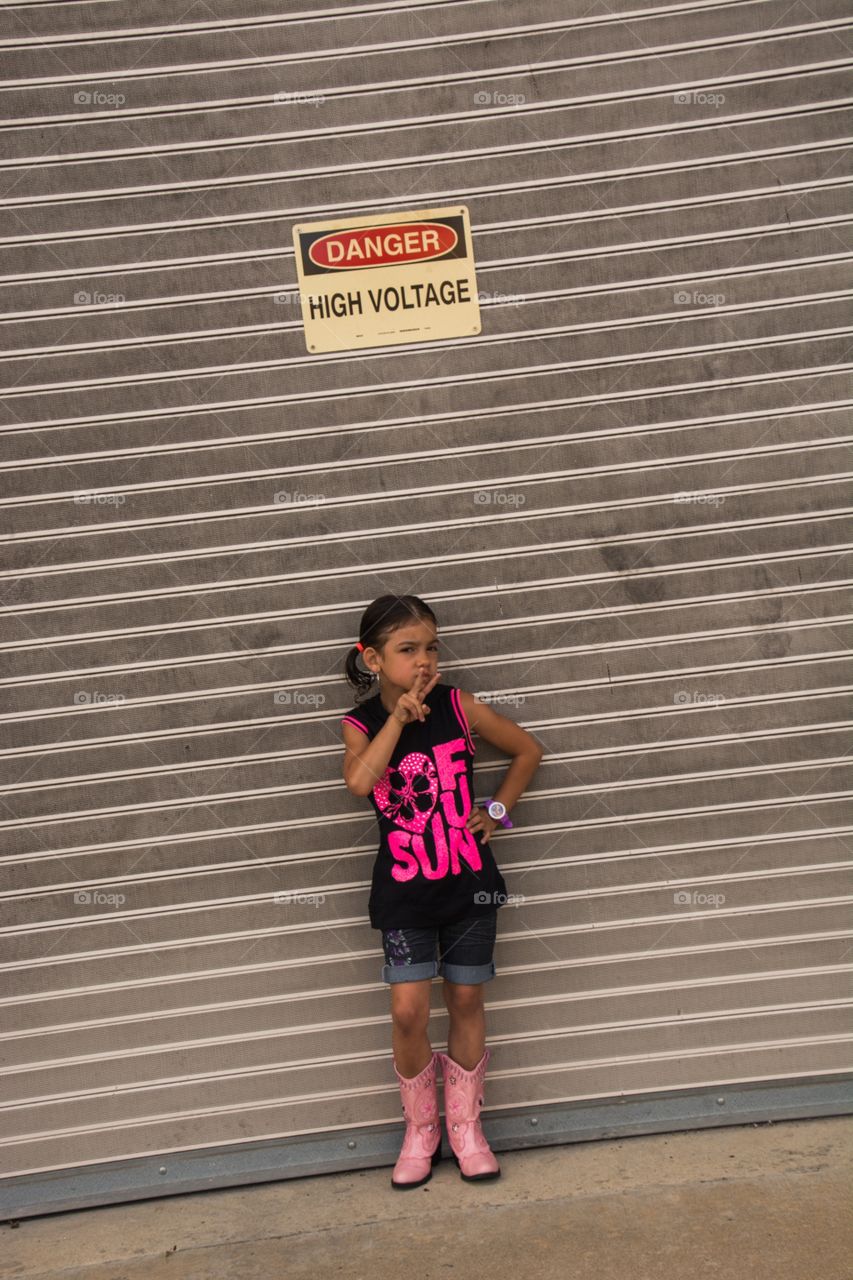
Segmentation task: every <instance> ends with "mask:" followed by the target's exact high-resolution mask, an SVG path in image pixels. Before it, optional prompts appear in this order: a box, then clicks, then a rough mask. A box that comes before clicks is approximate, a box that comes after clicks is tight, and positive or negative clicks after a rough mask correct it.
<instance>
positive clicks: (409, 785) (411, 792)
mask: <svg viewBox="0 0 853 1280" xmlns="http://www.w3.org/2000/svg"><path fill="white" fill-rule="evenodd" d="M373 794H374V796H375V797H376V803H377V804H378V805H379V808H380V809H381V810H382V812H383V813H384V814H385V817H386V818H390V819H391V821H392V822H395V823H396V824H397V826H398V827H402V828H403V830H404V831H416V832H417V833H418V835H420V834H421V833H422V832H423V830H424V828H425V827H426V824H427V820H428V818H429V815H430V814H431V813H432V811H433V809H434V808H435V802H436V800H437V799H438V775H437V773H436V771H435V765H434V764H433V762H432V761H431V760H430V758H429V756H425V755H424V754H423V752H422V751H410V752H409V754H408V755H407V756H404V757H403V759H402V760H401V761H400V763H399V764H398V765H397V766H396V768H394V769H391V768H388V769H386V770H385V774H384V776H383V777H382V778H380V780H379V781H378V782H377V784H376V786H375V787H374V788H373Z"/></svg>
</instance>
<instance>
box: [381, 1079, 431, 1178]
mask: <svg viewBox="0 0 853 1280" xmlns="http://www.w3.org/2000/svg"><path fill="white" fill-rule="evenodd" d="M436 1056H437V1055H436V1054H433V1055H432V1057H431V1058H430V1060H429V1062H428V1063H427V1064H426V1066H425V1067H424V1069H423V1071H421V1073H420V1074H419V1075H416V1076H412V1077H411V1078H407V1077H406V1076H401V1075H400V1072H399V1071H398V1070H397V1063H396V1062H394V1074H395V1075H396V1077H397V1080H398V1083H399V1085H400V1097H401V1098H402V1100H403V1115H404V1116H405V1117H406V1133H405V1136H404V1138H403V1146H402V1148H401V1150H400V1155H399V1158H398V1160H397V1163H396V1164H395V1165H394V1172H393V1173H392V1175H391V1186H392V1187H394V1188H395V1189H396V1190H397V1191H408V1190H409V1188H410V1187H419V1186H421V1185H422V1184H423V1183H424V1182H429V1180H430V1178H431V1177H432V1170H433V1166H434V1165H437V1164H438V1162H439V1160H440V1159H441V1122H440V1120H439V1115H438V1090H437V1087H436V1067H437V1065H438V1064H437V1062H436Z"/></svg>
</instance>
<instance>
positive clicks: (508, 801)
mask: <svg viewBox="0 0 853 1280" xmlns="http://www.w3.org/2000/svg"><path fill="white" fill-rule="evenodd" d="M459 697H460V699H461V701H462V710H463V711H464V712H465V716H466V718H467V720H468V724H469V726H470V728H471V729H472V730H473V729H476V730H477V733H478V734H479V735H480V737H481V738H482V739H483V740H484V741H485V742H490V743H491V744H492V746H493V747H497V748H498V750H499V751H502V752H503V753H504V755H507V756H512V757H513V761H512V764H511V765H510V766H509V768H508V769H507V771H506V773H505V774H504V777H503V780H502V781H501V784H500V786H499V787H498V789H497V791H495V792H494V793H493V795H492V799H493V800H500V801H501V803H502V804H505V805H506V809H507V813H509V811H510V810H511V809H512V806H513V805H514V804H515V802H516V801H517V800H518V798H519V796H520V795H522V794H523V792H524V791H525V790H526V788H527V784H528V783H529V782H530V779H531V778H532V777H533V775H534V773H535V772H536V770H537V769H538V768H539V763H540V761H541V759H542V757H543V756H544V754H545V749H544V747H543V746H542V745H541V743H539V742H538V741H537V739H536V738H534V737H533V734H532V733H528V732H527V730H526V729H522V727H521V725H519V724H516V723H515V721H514V720H510V719H509V718H508V717H507V716H502V715H501V714H500V713H499V712H497V711H495V710H494V708H493V707H490V706H489V705H488V704H487V703H485V702H478V701H477V699H476V698H475V697H474V695H473V693H468V691H467V690H465V689H460V690H459ZM489 821H490V822H494V819H489Z"/></svg>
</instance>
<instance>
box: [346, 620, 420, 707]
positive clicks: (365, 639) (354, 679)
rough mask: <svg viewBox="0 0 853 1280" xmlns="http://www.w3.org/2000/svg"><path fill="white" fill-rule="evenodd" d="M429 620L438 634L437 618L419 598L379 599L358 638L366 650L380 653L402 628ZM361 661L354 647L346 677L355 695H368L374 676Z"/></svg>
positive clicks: (359, 631) (359, 630)
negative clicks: (389, 639) (394, 633)
mask: <svg viewBox="0 0 853 1280" xmlns="http://www.w3.org/2000/svg"><path fill="white" fill-rule="evenodd" d="M427 620H429V621H430V622H431V623H432V624H433V625H434V626H435V628H436V630H438V621H437V619H436V616H435V614H434V613H433V611H432V609H431V608H430V607H429V605H428V604H427V603H426V601H425V600H421V598H420V596H377V598H376V599H375V600H374V601H373V603H372V604H369V605H368V606H367V608H366V609H365V611H364V613H363V614H362V615H361V622H360V623H359V627H358V638H359V640H360V641H361V643H362V644H363V645H364V647H365V649H371V648H373V649H381V648H382V646H383V645H384V644H385V642H386V641H387V639H388V637H389V636H390V635H391V633H392V632H393V631H396V630H397V629H398V628H399V627H405V626H408V625H409V624H410V623H412V622H426V621H427ZM358 657H359V650H358V649H357V648H356V647H355V645H353V647H352V648H351V649H350V651H349V653H348V654H347V658H346V663H345V664H344V676H345V677H346V680H347V683H348V684H351V685H352V686H353V688H354V689H355V691H356V693H366V692H369V690H370V689H371V688H372V686H373V673H372V672H371V671H366V670H365V669H364V667H360V666H359V665H358Z"/></svg>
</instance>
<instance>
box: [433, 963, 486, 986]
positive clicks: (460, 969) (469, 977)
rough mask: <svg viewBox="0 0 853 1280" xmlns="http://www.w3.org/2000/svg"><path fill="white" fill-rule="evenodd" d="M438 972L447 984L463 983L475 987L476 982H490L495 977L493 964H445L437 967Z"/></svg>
mask: <svg viewBox="0 0 853 1280" xmlns="http://www.w3.org/2000/svg"><path fill="white" fill-rule="evenodd" d="M438 972H439V973H440V974H441V976H442V978H446V979H447V981H448V982H464V983H466V984H468V985H469V986H475V985H476V984H477V983H478V982H491V980H492V978H493V977H494V976H495V962H494V960H490V961H489V963H488V964H445V963H444V961H442V963H441V964H440V965H439V968H438Z"/></svg>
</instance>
